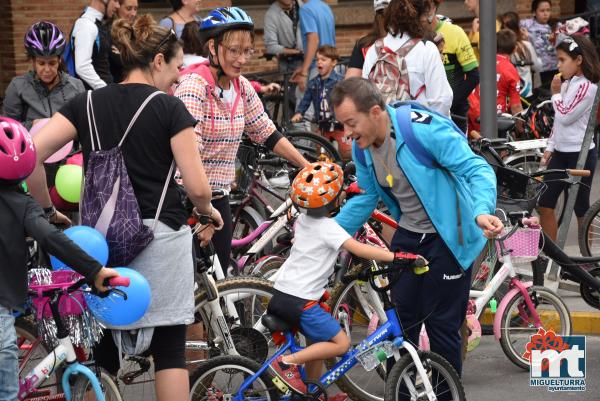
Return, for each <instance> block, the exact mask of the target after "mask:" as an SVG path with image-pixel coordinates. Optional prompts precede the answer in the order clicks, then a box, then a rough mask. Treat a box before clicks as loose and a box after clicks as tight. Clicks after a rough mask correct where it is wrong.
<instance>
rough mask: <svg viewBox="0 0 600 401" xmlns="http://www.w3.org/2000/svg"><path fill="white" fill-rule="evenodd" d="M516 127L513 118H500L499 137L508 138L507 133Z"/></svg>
mask: <svg viewBox="0 0 600 401" xmlns="http://www.w3.org/2000/svg"><path fill="white" fill-rule="evenodd" d="M514 126H515V120H514V119H513V118H512V117H503V116H498V136H502V137H506V133H507V132H508V131H510V130H511V129H513V127H514Z"/></svg>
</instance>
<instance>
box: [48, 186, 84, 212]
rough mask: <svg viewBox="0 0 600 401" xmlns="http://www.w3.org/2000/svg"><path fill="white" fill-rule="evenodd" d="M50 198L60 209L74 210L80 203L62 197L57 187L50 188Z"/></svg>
mask: <svg viewBox="0 0 600 401" xmlns="http://www.w3.org/2000/svg"><path fill="white" fill-rule="evenodd" d="M49 192H50V199H51V200H52V204H53V205H54V207H55V208H56V209H58V210H60V211H74V210H77V209H78V208H79V204H78V203H71V202H67V201H66V200H64V199H63V198H61V197H60V195H59V194H58V191H57V190H56V188H55V187H52V188H50V191H49Z"/></svg>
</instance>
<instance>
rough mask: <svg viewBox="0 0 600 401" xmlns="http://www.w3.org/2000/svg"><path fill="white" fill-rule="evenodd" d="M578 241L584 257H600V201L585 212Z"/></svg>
mask: <svg viewBox="0 0 600 401" xmlns="http://www.w3.org/2000/svg"><path fill="white" fill-rule="evenodd" d="M578 239H579V250H580V251H581V254H582V255H583V256H600V200H598V201H596V202H594V204H593V205H592V206H590V208H589V209H588V211H587V212H585V215H584V216H583V224H582V225H581V229H580V230H579V235H578Z"/></svg>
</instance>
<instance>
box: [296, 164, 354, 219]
mask: <svg viewBox="0 0 600 401" xmlns="http://www.w3.org/2000/svg"><path fill="white" fill-rule="evenodd" d="M343 183H344V172H343V171H342V168H341V167H340V166H338V165H337V164H335V163H330V162H315V163H311V164H310V166H308V167H304V168H303V169H302V170H301V171H300V172H299V173H298V175H297V176H296V178H295V179H294V182H292V188H291V191H290V192H291V193H290V197H291V198H292V202H294V204H295V205H296V206H298V207H301V208H305V209H319V208H322V207H324V206H327V205H329V204H331V203H333V201H334V200H335V199H336V198H337V196H338V195H339V194H340V192H341V190H342V185H343Z"/></svg>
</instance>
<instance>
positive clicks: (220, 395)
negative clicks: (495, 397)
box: [190, 261, 466, 401]
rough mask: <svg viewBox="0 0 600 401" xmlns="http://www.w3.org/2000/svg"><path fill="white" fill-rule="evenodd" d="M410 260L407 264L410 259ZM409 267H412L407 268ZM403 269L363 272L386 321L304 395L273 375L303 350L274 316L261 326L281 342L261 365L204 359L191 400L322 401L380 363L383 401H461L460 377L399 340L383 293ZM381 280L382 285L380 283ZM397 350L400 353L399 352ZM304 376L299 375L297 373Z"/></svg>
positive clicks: (264, 319) (437, 357)
mask: <svg viewBox="0 0 600 401" xmlns="http://www.w3.org/2000/svg"><path fill="white" fill-rule="evenodd" d="M411 262H412V261H411ZM406 267H408V268H413V267H415V266H412V265H409V264H408V263H407V266H406ZM400 274H402V271H400V270H398V268H397V267H395V268H391V267H389V268H383V269H380V270H375V271H371V270H366V271H363V272H361V277H360V279H362V280H365V281H367V280H368V282H369V283H370V285H371V286H372V287H373V289H375V290H376V291H378V292H380V293H381V294H382V298H383V306H384V309H385V313H386V316H387V322H385V323H384V324H382V325H381V326H380V327H379V328H378V329H377V330H376V331H375V332H373V333H372V334H371V335H369V336H368V337H367V338H365V339H364V340H363V341H362V342H360V343H359V344H358V345H357V346H356V347H354V348H352V349H351V350H350V351H348V352H347V353H346V354H345V355H344V356H342V357H341V360H340V361H339V362H338V363H337V364H335V365H334V366H333V367H332V368H331V370H329V371H327V372H326V373H325V374H324V375H323V376H321V378H320V380H319V381H318V382H311V381H306V383H307V385H308V389H309V391H308V394H296V393H293V392H292V390H291V389H289V388H288V387H287V386H286V385H285V384H284V383H283V382H282V381H281V380H279V379H278V378H277V377H275V376H274V375H273V374H272V373H271V371H270V369H269V365H270V364H271V362H272V361H273V360H275V359H276V358H277V357H278V356H279V355H281V354H283V353H285V352H287V351H290V352H292V353H293V352H298V351H300V350H301V349H302V347H300V346H299V345H297V343H296V341H295V336H294V334H293V332H292V327H290V326H289V325H288V324H286V323H285V322H283V321H282V320H280V319H279V318H277V317H275V316H273V315H264V316H263V317H262V322H263V324H264V325H265V327H267V328H268V329H269V330H270V332H271V333H282V334H283V336H284V338H285V343H284V344H283V345H282V346H281V347H280V348H279V349H278V350H277V351H276V352H275V354H274V355H273V356H271V358H269V360H268V361H266V362H265V363H264V364H263V365H259V364H258V363H257V362H255V361H253V360H250V359H248V358H244V357H240V356H221V357H217V358H213V359H209V360H208V361H206V362H204V363H203V364H201V365H200V366H198V368H197V369H196V370H195V371H194V372H193V373H192V375H191V379H190V390H191V391H190V396H191V399H192V400H197V401H200V400H203V401H224V400H233V401H245V400H251V401H263V400H264V401H276V400H279V399H282V400H285V401H288V400H291V399H292V398H293V399H294V400H305V401H309V400H311V401H327V393H326V388H327V387H328V386H330V385H331V384H333V383H335V381H336V380H338V379H339V378H340V377H342V376H344V375H345V374H346V372H348V371H349V370H350V369H352V367H353V366H354V365H356V364H357V363H360V364H361V365H362V366H363V368H364V369H365V370H366V371H371V370H373V369H375V368H377V367H379V366H380V365H388V366H389V365H390V363H388V359H391V358H392V357H393V358H394V360H395V363H394V364H393V366H392V367H391V369H389V371H388V373H387V375H386V381H385V395H384V399H385V400H386V401H400V400H428V401H433V400H465V399H466V398H465V392H464V388H463V386H462V383H461V380H460V377H459V376H458V374H457V373H456V371H455V370H454V368H453V367H452V366H451V365H450V363H449V362H448V361H446V360H445V359H444V358H442V357H441V356H440V355H438V354H435V353H433V352H422V351H418V350H417V349H416V348H415V347H414V346H413V345H412V344H410V343H409V342H408V341H405V340H404V337H403V333H402V327H401V325H400V322H399V320H398V315H397V313H396V309H395V307H394V305H393V304H392V303H391V301H390V299H389V296H388V295H387V292H388V290H389V289H390V287H391V286H392V285H393V284H394V283H395V282H396V281H397V280H398V278H399V275H400ZM382 281H383V282H384V285H383V286H380V285H379V283H381V282H382ZM401 350H402V352H401ZM301 373H302V375H303V377H304V371H303V370H302V369H301Z"/></svg>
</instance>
